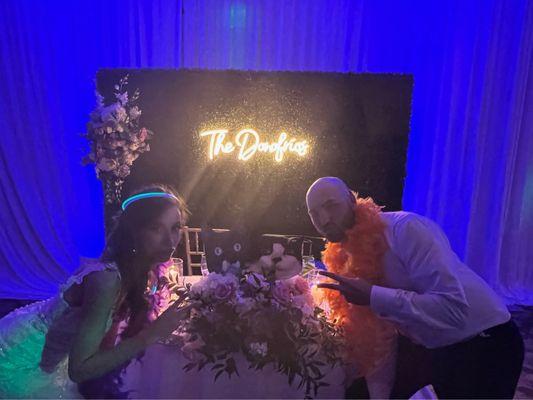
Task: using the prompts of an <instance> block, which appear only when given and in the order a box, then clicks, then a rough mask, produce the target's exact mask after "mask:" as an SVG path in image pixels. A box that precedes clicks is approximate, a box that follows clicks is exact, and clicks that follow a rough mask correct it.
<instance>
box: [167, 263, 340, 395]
mask: <svg viewBox="0 0 533 400" xmlns="http://www.w3.org/2000/svg"><path fill="white" fill-rule="evenodd" d="M188 296H189V299H190V301H192V302H194V303H196V304H197V306H196V307H195V308H194V309H193V311H192V312H191V316H190V318H188V319H186V320H185V321H183V323H182V324H181V325H180V326H179V328H178V329H177V330H176V331H175V335H177V337H179V341H180V342H181V343H182V351H183V353H184V354H185V356H186V357H187V358H188V359H189V360H190V362H189V363H188V364H187V365H186V366H185V367H184V369H185V370H187V371H190V370H192V369H194V368H197V369H198V370H200V369H202V368H204V367H205V366H206V365H211V370H213V373H214V379H215V380H216V379H217V378H218V377H219V376H220V375H221V374H223V373H226V374H228V375H229V376H230V377H231V375H232V374H237V375H238V374H239V371H238V369H237V364H236V361H235V355H236V354H237V353H240V354H243V355H244V356H245V358H246V360H247V361H248V363H249V367H250V368H254V369H256V370H262V369H263V368H264V367H265V366H266V365H269V364H271V365H274V366H275V367H276V368H277V370H278V371H279V372H280V373H283V374H285V375H287V376H288V381H289V384H292V383H293V382H294V381H295V379H297V380H298V379H299V383H298V388H302V387H305V390H306V395H307V396H308V397H309V396H310V395H311V393H312V392H314V394H315V395H316V393H317V391H318V389H319V388H320V387H322V386H328V383H327V382H325V381H324V380H323V379H324V377H325V375H324V373H323V370H324V368H333V367H335V366H336V365H337V364H339V363H342V354H343V348H344V340H343V336H342V332H341V330H340V328H339V327H337V326H336V325H335V324H334V323H332V322H330V321H328V320H327V318H326V315H325V313H324V311H323V310H322V309H320V308H319V307H317V306H315V303H314V300H313V297H312V295H311V290H310V287H309V284H308V282H307V281H306V279H304V278H302V277H301V276H296V277H293V278H291V279H286V280H275V279H274V278H270V277H265V275H262V274H259V273H253V272H249V273H245V274H244V275H242V276H237V275H234V274H231V273H227V274H225V275H222V274H218V273H214V272H212V273H210V274H209V275H208V276H207V277H205V278H204V279H202V280H201V281H199V282H197V283H195V284H194V285H192V286H189V293H188Z"/></svg>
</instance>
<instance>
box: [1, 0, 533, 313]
mask: <svg viewBox="0 0 533 400" xmlns="http://www.w3.org/2000/svg"><path fill="white" fill-rule="evenodd" d="M0 26H2V29H1V30H0V129H1V130H0V132H1V133H0V201H1V208H0V297H3V298H44V297H47V296H49V295H50V294H52V293H53V292H54V291H55V288H56V286H57V284H58V283H60V282H61V281H63V280H64V279H65V277H66V276H67V275H68V274H69V273H70V272H71V271H72V270H73V269H74V268H75V267H76V265H77V263H78V257H79V256H80V255H87V256H97V255H98V254H99V252H100V251H101V249H102V246H103V241H104V239H103V210H102V208H103V204H102V192H101V187H100V184H99V182H98V181H97V180H96V178H95V175H94V172H93V170H92V169H91V168H90V167H82V166H81V164H80V159H81V157H82V156H83V155H84V153H85V152H86V150H87V147H86V143H85V141H84V139H83V138H82V137H81V136H80V133H81V132H83V130H84V126H85V123H86V121H87V118H88V114H89V112H90V111H91V109H92V107H93V105H94V94H93V92H94V82H93V79H94V76H95V73H96V71H97V70H98V69H99V68H110V67H111V68H113V67H128V68H141V67H142V68H144V67H154V68H180V67H184V68H207V69H227V68H232V69H253V70H314V71H340V72H398V73H410V74H413V75H414V78H415V86H414V97H413V104H412V120H411V136H410V142H409V151H408V162H407V179H406V182H405V192H404V208H405V209H406V210H411V211H415V212H419V213H421V214H424V215H427V216H428V217H430V218H433V219H435V220H436V221H437V222H438V223H440V224H441V226H442V227H443V228H444V230H445V231H446V233H447V234H448V236H449V237H450V241H451V243H452V246H453V247H454V248H455V249H456V251H457V252H458V254H459V255H460V257H462V258H463V259H464V260H465V261H466V262H467V263H468V264H469V265H470V266H471V267H472V268H473V269H474V270H475V271H477V272H478V273H479V274H480V275H482V276H483V277H484V278H485V279H486V280H487V281H488V282H489V284H490V285H491V286H492V287H494V288H495V289H496V290H497V291H498V292H499V293H500V294H501V295H503V296H505V297H506V298H507V299H508V300H509V301H510V302H517V303H522V304H533V269H531V268H529V266H530V265H531V264H532V262H533V246H530V245H529V240H528V239H530V238H531V237H533V157H532V156H531V155H532V154H533V1H531V0H529V1H528V0H512V1H507V0H483V1H482V0H469V1H464V0H450V1H438V2H427V1H402V2H398V1H384V0H383V1H382V0H378V1H375V0H330V1H327V0H313V1H304V0H255V1H254V0H204V1H200V0H181V1H178V0H158V1H141V0H107V1H103V0H92V1H89V0H86V1H77V2H64V1H57V0H56V1H48V2H43V1H37V0H35V1H30V0H4V1H2V2H0Z"/></svg>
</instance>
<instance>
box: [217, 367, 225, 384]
mask: <svg viewBox="0 0 533 400" xmlns="http://www.w3.org/2000/svg"><path fill="white" fill-rule="evenodd" d="M223 372H224V370H223V369H221V370H220V371H218V372H217V373H216V375H215V382H216V381H217V379H218V377H219V376H220V375H221V374H222V373H223Z"/></svg>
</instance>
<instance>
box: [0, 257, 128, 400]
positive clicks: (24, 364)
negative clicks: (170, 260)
mask: <svg viewBox="0 0 533 400" xmlns="http://www.w3.org/2000/svg"><path fill="white" fill-rule="evenodd" d="M103 270H112V271H116V272H117V273H118V268H117V266H116V264H115V263H103V262H101V261H99V260H94V259H83V261H82V263H81V266H80V268H79V269H78V271H77V272H76V273H75V274H74V275H73V276H71V277H70V278H69V279H68V280H67V282H66V283H65V284H64V285H62V286H61V288H60V290H59V292H58V294H57V295H56V296H54V297H52V298H50V299H48V300H44V301H39V302H36V303H33V304H30V305H28V306H25V307H22V308H19V309H17V310H14V311H13V312H11V313H10V314H8V315H6V316H5V317H4V318H2V319H0V398H77V397H78V398H79V397H81V396H80V395H79V394H78V391H77V386H76V384H75V383H74V382H72V381H71V380H70V379H69V377H68V370H67V367H68V353H69V349H70V346H71V344H72V341H73V339H74V337H75V335H76V333H77V328H78V326H79V322H80V318H81V312H80V311H81V308H80V307H71V306H69V304H68V303H67V302H66V301H65V300H64V299H63V293H64V292H65V291H66V290H67V289H68V288H69V287H70V286H71V285H73V284H75V283H76V284H79V283H81V282H82V281H83V279H84V277H85V276H87V275H88V274H90V273H91V272H95V271H103Z"/></svg>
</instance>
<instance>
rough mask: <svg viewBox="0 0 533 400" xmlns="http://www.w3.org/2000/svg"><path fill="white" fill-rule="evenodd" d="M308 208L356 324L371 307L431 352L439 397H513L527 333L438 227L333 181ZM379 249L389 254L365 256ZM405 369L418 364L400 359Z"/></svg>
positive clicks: (325, 182) (316, 187)
mask: <svg viewBox="0 0 533 400" xmlns="http://www.w3.org/2000/svg"><path fill="white" fill-rule="evenodd" d="M306 202H307V208H308V212H309V216H310V218H311V221H312V223H313V225H314V226H315V228H316V230H317V231H318V232H319V233H320V234H322V235H324V236H325V237H326V238H327V239H328V241H329V243H328V245H327V248H326V251H325V252H324V261H325V264H326V266H327V267H328V270H329V271H330V272H324V275H326V276H328V277H330V278H332V279H334V280H335V281H336V283H323V284H320V285H319V287H321V288H324V289H328V290H327V291H326V292H327V295H328V296H335V295H336V296H338V297H339V298H340V299H341V300H342V299H343V298H344V299H345V301H346V302H347V303H349V304H350V305H347V304H346V308H347V309H348V311H349V312H348V311H347V312H346V313H345V314H344V315H346V316H347V318H346V320H347V323H349V321H348V320H349V319H350V318H357V316H358V311H357V310H359V309H361V310H362V309H369V310H370V311H371V312H372V313H373V315H375V316H376V317H377V319H379V320H380V321H383V322H385V321H388V322H389V323H391V324H392V325H393V326H394V327H395V328H396V329H397V331H398V332H399V333H400V334H401V335H403V336H405V337H406V338H408V339H409V340H411V341H413V342H414V343H417V344H420V345H422V346H424V347H425V348H426V349H429V350H428V352H429V354H430V359H431V381H430V383H431V384H433V386H434V388H435V391H436V392H437V395H438V397H439V398H512V397H513V394H514V391H515V388H516V385H517V382H518V378H519V375H520V371H521V367H522V361H523V356H524V347H523V341H522V338H521V336H520V333H519V332H518V329H517V327H516V325H515V324H514V322H513V321H512V320H511V316H510V314H509V312H508V310H507V308H506V307H505V305H504V304H503V303H502V302H501V300H500V299H499V298H498V296H497V295H496V294H495V293H494V292H493V290H492V289H491V288H490V287H489V286H488V285H487V284H486V283H485V282H484V281H483V279H481V278H480V277H479V276H478V275H476V274H475V273H474V272H473V271H472V270H471V269H469V268H468V267H467V266H466V265H465V264H463V263H462V262H461V260H459V258H458V257H457V255H456V254H455V253H454V252H453V250H452V249H451V248H450V245H449V242H448V240H447V238H446V236H445V235H444V233H443V232H442V230H441V229H440V228H439V227H438V226H437V225H436V224H435V223H434V222H432V221H431V220H429V219H427V218H424V217H422V216H420V215H417V214H414V213H409V212H403V211H402V212H382V211H381V209H380V208H379V207H377V206H375V204H374V203H372V201H371V199H360V198H358V197H357V195H356V194H354V193H353V192H352V191H351V190H350V189H349V188H348V187H347V185H346V184H345V183H344V182H343V181H342V180H340V179H339V178H334V177H324V178H320V179H318V180H317V181H315V182H314V183H313V184H312V185H311V187H310V188H309V190H308V192H307V196H306ZM362 243H368V245H367V246H366V247H365V246H363V245H362ZM374 247H375V248H381V249H382V251H381V252H374V253H369V255H367V256H365V257H362V256H361V254H360V253H364V252H366V251H369V250H368V249H372V248H374ZM367 265H372V267H371V268H370V269H371V270H373V272H374V274H372V273H371V272H372V271H369V270H368V267H367ZM335 304H341V305H342V304H343V303H340V302H337V303H335ZM350 307H352V309H350ZM354 310H355V311H354ZM350 312H351V313H350ZM354 332H356V331H354ZM347 336H348V335H347ZM354 336H356V335H355V334H354V335H352V337H350V336H348V339H349V340H351V339H354V340H355V339H357V338H356V337H354ZM400 354H401V352H400ZM383 358H385V357H383ZM388 359H389V363H392V362H394V357H390V356H389V358H388ZM398 365H399V367H400V368H409V366H408V365H405V363H404V360H402V359H401V358H400V359H399V360H398ZM416 389H417V388H414V389H413V393H414V391H415V390H416ZM383 393H384V392H381V394H382V395H383ZM411 394H412V393H411ZM385 395H390V391H389V393H385Z"/></svg>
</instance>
